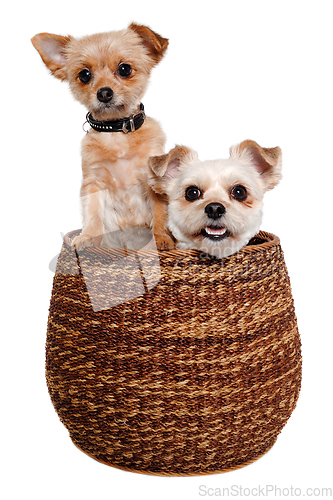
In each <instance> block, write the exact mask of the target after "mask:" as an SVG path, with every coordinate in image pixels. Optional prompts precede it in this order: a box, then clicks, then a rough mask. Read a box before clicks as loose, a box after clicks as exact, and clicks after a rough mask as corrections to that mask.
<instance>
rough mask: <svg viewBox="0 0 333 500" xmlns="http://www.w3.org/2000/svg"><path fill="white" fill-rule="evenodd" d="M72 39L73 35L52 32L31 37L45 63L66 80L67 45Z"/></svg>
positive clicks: (55, 74) (58, 76)
mask: <svg viewBox="0 0 333 500" xmlns="http://www.w3.org/2000/svg"><path fill="white" fill-rule="evenodd" d="M71 40H73V38H72V37H71V36H61V35H53V34H52V33H39V34H38V35H35V36H34V37H33V38H32V39H31V42H32V44H33V46H34V47H35V49H36V50H37V51H38V52H39V55H40V56H41V58H42V60H43V62H44V64H45V65H46V66H47V67H48V69H49V70H50V71H51V73H52V74H53V75H54V76H55V77H56V78H59V79H60V80H66V73H65V71H64V66H65V64H66V46H67V44H68V42H70V41H71Z"/></svg>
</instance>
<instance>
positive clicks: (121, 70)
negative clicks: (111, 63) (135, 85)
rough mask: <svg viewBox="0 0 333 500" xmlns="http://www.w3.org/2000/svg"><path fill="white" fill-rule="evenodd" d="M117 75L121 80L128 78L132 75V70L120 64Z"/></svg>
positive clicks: (128, 66)
mask: <svg viewBox="0 0 333 500" xmlns="http://www.w3.org/2000/svg"><path fill="white" fill-rule="evenodd" d="M118 73H119V75H120V76H121V77H122V78H128V77H129V76H130V74H131V73H132V68H131V66H130V65H129V64H125V63H124V64H120V65H119V66H118Z"/></svg>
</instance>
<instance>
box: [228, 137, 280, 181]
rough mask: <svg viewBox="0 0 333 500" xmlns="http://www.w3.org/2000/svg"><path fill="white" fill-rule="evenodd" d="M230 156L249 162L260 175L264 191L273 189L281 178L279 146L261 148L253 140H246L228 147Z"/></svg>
mask: <svg viewBox="0 0 333 500" xmlns="http://www.w3.org/2000/svg"><path fill="white" fill-rule="evenodd" d="M230 157H231V158H238V159H240V160H241V161H242V160H243V161H245V162H248V163H250V164H251V165H252V166H253V167H254V168H255V169H256V170H257V172H259V174H260V175H261V178H262V180H263V182H264V185H265V188H266V191H268V190H269V189H273V188H274V187H275V186H276V185H277V184H278V182H279V181H280V179H281V167H282V152H281V149H280V148H279V147H276V148H262V147H261V146H259V144H257V143H256V142H255V141H250V140H246V141H243V142H241V143H240V144H238V145H237V146H232V147H231V148H230Z"/></svg>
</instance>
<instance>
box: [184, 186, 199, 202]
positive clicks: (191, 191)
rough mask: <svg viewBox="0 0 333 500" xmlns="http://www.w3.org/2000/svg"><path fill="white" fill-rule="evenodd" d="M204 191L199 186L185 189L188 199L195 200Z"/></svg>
mask: <svg viewBox="0 0 333 500" xmlns="http://www.w3.org/2000/svg"><path fill="white" fill-rule="evenodd" d="M201 196H202V191H201V190H200V189H199V188H198V187H197V186H190V187H188V188H187V189H186V191H185V198H186V199H187V201H195V200H198V199H199V198H201Z"/></svg>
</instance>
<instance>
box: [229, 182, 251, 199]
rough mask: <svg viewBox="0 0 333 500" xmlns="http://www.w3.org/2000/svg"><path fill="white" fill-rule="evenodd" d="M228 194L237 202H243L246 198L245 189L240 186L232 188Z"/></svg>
mask: <svg viewBox="0 0 333 500" xmlns="http://www.w3.org/2000/svg"><path fill="white" fill-rule="evenodd" d="M230 194H231V196H232V197H233V198H234V199H235V200H237V201H245V200H246V198H247V191H246V188H245V187H244V186H240V185H237V186H234V187H233V188H232V190H231V192H230Z"/></svg>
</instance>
